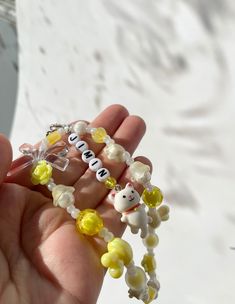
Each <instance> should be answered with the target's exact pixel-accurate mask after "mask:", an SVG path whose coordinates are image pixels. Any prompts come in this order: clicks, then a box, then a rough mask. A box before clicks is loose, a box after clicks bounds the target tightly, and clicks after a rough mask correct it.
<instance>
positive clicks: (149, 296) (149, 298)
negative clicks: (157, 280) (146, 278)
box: [144, 286, 157, 304]
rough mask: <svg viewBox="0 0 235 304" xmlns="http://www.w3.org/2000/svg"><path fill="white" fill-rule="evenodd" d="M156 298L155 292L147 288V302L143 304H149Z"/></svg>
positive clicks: (151, 288)
mask: <svg viewBox="0 0 235 304" xmlns="http://www.w3.org/2000/svg"><path fill="white" fill-rule="evenodd" d="M156 297H157V290H156V289H155V288H154V287H152V286H148V300H147V301H145V302H144V304H150V303H151V302H152V301H153V300H154V299H156Z"/></svg>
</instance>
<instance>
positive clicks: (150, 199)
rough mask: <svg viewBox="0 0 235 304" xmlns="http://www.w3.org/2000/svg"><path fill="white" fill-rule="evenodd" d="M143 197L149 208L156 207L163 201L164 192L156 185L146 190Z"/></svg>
mask: <svg viewBox="0 0 235 304" xmlns="http://www.w3.org/2000/svg"><path fill="white" fill-rule="evenodd" d="M142 199H143V201H144V202H145V204H146V205H147V206H148V207H149V208H156V207H157V206H159V205H160V204H161V203H162V200H163V194H162V192H161V190H160V189H159V188H158V187H156V186H155V187H154V188H153V190H152V191H150V192H148V190H147V189H145V190H144V192H143V194H142Z"/></svg>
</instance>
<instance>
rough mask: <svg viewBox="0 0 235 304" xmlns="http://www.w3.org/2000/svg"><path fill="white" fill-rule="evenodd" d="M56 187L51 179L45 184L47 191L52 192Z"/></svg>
mask: <svg viewBox="0 0 235 304" xmlns="http://www.w3.org/2000/svg"><path fill="white" fill-rule="evenodd" d="M55 187H56V184H55V183H54V180H53V179H52V178H51V179H50V180H49V182H48V184H47V189H48V190H49V191H52V190H53V189H54V188H55Z"/></svg>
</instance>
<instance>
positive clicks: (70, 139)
mask: <svg viewBox="0 0 235 304" xmlns="http://www.w3.org/2000/svg"><path fill="white" fill-rule="evenodd" d="M79 140H80V138H79V136H78V135H77V134H76V133H72V134H70V135H69V137H68V142H69V143H70V145H76V143H77V142H78V141H79Z"/></svg>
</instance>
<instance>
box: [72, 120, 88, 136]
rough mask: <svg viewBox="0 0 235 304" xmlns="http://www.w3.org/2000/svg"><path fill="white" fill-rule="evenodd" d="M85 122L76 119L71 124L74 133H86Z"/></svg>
mask: <svg viewBox="0 0 235 304" xmlns="http://www.w3.org/2000/svg"><path fill="white" fill-rule="evenodd" d="M86 128H87V123H86V122H85V121H78V122H76V123H75V125H74V126H73V130H74V132H75V133H77V134H79V135H84V134H86Z"/></svg>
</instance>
